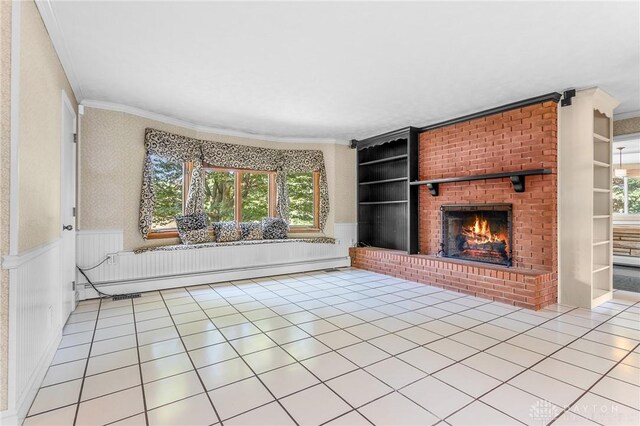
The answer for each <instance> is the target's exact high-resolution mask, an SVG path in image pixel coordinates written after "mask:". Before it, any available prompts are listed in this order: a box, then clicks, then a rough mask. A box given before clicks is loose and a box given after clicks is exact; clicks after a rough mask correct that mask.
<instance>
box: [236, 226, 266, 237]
mask: <svg viewBox="0 0 640 426" xmlns="http://www.w3.org/2000/svg"><path fill="white" fill-rule="evenodd" d="M240 239H242V240H261V239H262V224H261V223H260V222H242V223H241V224H240Z"/></svg>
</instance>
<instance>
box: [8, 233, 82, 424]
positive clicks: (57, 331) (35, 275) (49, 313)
mask: <svg viewBox="0 0 640 426" xmlns="http://www.w3.org/2000/svg"><path fill="white" fill-rule="evenodd" d="M60 249H61V240H56V241H54V242H52V243H49V244H46V245H44V246H42V247H38V248H36V249H33V250H29V251H28V252H25V253H22V254H20V255H16V256H6V257H5V258H4V259H3V261H2V268H3V269H8V270H9V277H10V282H9V286H10V287H9V407H8V410H7V411H6V412H4V413H3V419H2V423H3V424H21V423H22V421H23V420H24V418H25V416H26V415H27V411H28V410H29V407H30V406H31V403H32V402H33V399H34V398H35V395H36V392H37V391H38V388H39V387H40V384H41V383H42V380H43V379H44V376H45V374H46V372H47V368H48V367H49V364H50V363H51V360H52V359H53V355H54V354H55V351H56V349H57V347H58V344H59V343H60V339H61V337H62V326H63V325H64V323H65V322H66V318H67V316H68V314H69V312H63V309H62V296H61V291H62V289H61V285H60V282H61V279H60V277H61V275H60Z"/></svg>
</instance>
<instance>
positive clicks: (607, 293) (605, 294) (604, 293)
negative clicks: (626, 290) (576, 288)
mask: <svg viewBox="0 0 640 426" xmlns="http://www.w3.org/2000/svg"><path fill="white" fill-rule="evenodd" d="M600 298H602V299H604V300H598V302H597V303H596V305H599V304H600V303H601V302H604V301H605V300H608V299H610V298H611V290H603V289H601V288H594V289H593V294H592V295H591V300H592V301H594V302H595V301H596V300H597V299H600Z"/></svg>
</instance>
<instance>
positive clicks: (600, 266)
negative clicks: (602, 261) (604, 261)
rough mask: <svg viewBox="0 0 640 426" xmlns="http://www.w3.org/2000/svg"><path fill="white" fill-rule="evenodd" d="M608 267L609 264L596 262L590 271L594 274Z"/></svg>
mask: <svg viewBox="0 0 640 426" xmlns="http://www.w3.org/2000/svg"><path fill="white" fill-rule="evenodd" d="M610 267H611V266H609V265H596V264H594V265H593V271H591V273H593V274H595V273H596V272H601V271H604V270H607V269H609V268H610Z"/></svg>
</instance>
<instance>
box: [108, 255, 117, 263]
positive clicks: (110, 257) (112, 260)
mask: <svg viewBox="0 0 640 426" xmlns="http://www.w3.org/2000/svg"><path fill="white" fill-rule="evenodd" d="M116 259H117V255H116V254H108V255H107V265H115V264H116Z"/></svg>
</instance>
